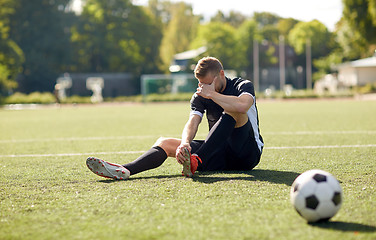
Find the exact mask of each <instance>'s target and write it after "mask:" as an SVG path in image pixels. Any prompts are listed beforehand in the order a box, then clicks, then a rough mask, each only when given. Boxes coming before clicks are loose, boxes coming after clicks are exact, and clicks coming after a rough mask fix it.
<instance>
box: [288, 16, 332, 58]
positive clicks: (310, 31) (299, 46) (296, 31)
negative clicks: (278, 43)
mask: <svg viewBox="0 0 376 240" xmlns="http://www.w3.org/2000/svg"><path fill="white" fill-rule="evenodd" d="M331 39H332V38H331V33H330V32H329V31H328V29H327V28H326V27H325V25H324V24H322V23H321V22H319V21H318V20H313V21H310V22H299V23H297V24H296V25H295V26H294V28H293V29H292V30H291V31H290V33H289V36H288V42H289V43H290V44H291V46H293V47H294V49H295V51H296V53H298V54H303V53H305V51H306V45H307V40H310V42H311V49H312V57H313V58H319V57H323V56H326V55H327V52H328V50H329V49H330V44H331Z"/></svg>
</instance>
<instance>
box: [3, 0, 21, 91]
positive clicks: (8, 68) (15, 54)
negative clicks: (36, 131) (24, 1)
mask: <svg viewBox="0 0 376 240" xmlns="http://www.w3.org/2000/svg"><path fill="white" fill-rule="evenodd" d="M14 12H15V6H14V1H13V0H2V1H0V96H1V95H2V94H3V93H4V92H6V91H9V90H12V89H14V88H16V87H17V82H16V81H15V79H16V76H17V74H18V73H19V72H21V70H22V63H23V61H24V55H23V52H22V50H21V49H20V47H19V46H18V45H17V43H15V42H14V41H13V40H12V39H11V38H10V36H9V30H10V16H11V15H12V14H13V13H14Z"/></svg>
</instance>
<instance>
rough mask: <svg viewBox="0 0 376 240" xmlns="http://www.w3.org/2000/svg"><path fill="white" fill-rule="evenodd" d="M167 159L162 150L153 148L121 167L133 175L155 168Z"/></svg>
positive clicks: (157, 147) (156, 147)
mask: <svg viewBox="0 0 376 240" xmlns="http://www.w3.org/2000/svg"><path fill="white" fill-rule="evenodd" d="M166 159H167V154H166V152H165V151H164V150H163V148H161V147H159V146H155V147H152V148H150V149H149V150H148V151H147V152H145V153H144V154H142V155H141V156H140V157H138V158H137V159H136V160H134V161H133V162H130V163H127V164H124V165H123V166H124V167H125V168H126V169H128V170H129V171H130V172H131V175H134V174H136V173H139V172H143V171H146V170H149V169H153V168H157V167H159V166H161V165H162V163H163V162H164V161H165V160H166Z"/></svg>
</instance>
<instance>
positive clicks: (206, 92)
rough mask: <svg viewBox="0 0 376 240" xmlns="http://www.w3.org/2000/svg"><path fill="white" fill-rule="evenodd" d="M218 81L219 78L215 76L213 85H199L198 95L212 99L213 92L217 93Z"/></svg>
mask: <svg viewBox="0 0 376 240" xmlns="http://www.w3.org/2000/svg"><path fill="white" fill-rule="evenodd" d="M217 79H218V76H215V77H214V79H213V82H212V83H211V84H203V83H199V84H198V88H197V91H196V94H197V95H199V96H201V97H204V98H209V99H210V98H211V96H212V94H213V92H215V83H216V81H217Z"/></svg>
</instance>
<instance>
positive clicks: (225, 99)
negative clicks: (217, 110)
mask: <svg viewBox="0 0 376 240" xmlns="http://www.w3.org/2000/svg"><path fill="white" fill-rule="evenodd" d="M216 81H218V77H215V78H214V80H213V82H212V84H201V83H200V84H199V86H198V88H197V92H196V94H198V95H199V96H202V97H204V98H208V99H211V100H213V101H214V102H215V103H217V104H218V105H219V106H221V107H222V108H223V109H224V111H225V112H233V113H247V111H248V109H249V108H250V107H252V105H253V97H252V96H251V94H242V95H240V96H239V97H238V96H229V95H223V94H221V93H219V92H217V91H215V83H216Z"/></svg>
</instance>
